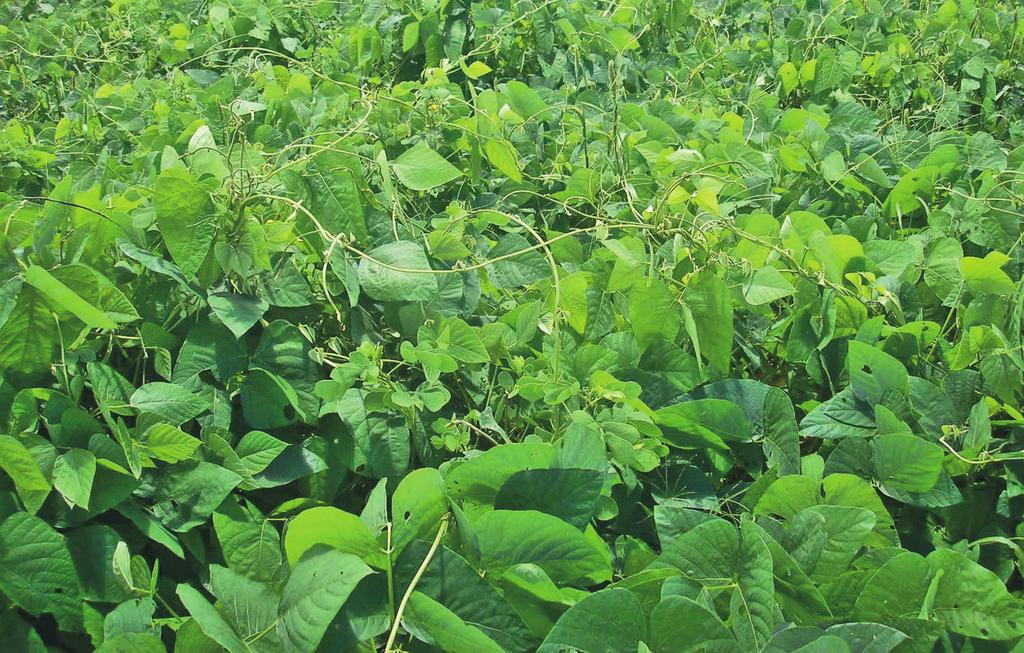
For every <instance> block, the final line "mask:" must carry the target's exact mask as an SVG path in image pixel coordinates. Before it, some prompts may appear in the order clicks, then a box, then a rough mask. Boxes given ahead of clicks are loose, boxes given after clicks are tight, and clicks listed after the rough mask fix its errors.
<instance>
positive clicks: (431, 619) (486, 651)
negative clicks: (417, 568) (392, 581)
mask: <svg viewBox="0 0 1024 653" xmlns="http://www.w3.org/2000/svg"><path fill="white" fill-rule="evenodd" d="M403 622H404V623H405V627H406V629H407V630H409V631H410V632H411V633H412V635H413V636H414V637H416V638H417V639H419V640H421V641H423V642H426V643H427V644H431V645H433V646H436V647H437V648H438V649H440V650H442V651H446V652H447V653H477V652H478V651H479V652H480V653H502V651H504V649H503V648H502V647H500V646H498V644H497V643H495V641H494V640H493V639H491V638H490V637H488V636H487V635H485V634H484V633H483V632H481V631H480V630H479V629H478V628H475V627H473V626H471V625H469V624H467V623H466V622H465V621H463V620H462V619H460V618H459V616H458V615H457V614H455V613H454V612H452V611H451V610H449V609H448V608H446V607H445V606H444V605H442V604H440V603H438V602H437V601H435V600H434V599H432V598H430V597H429V596H427V595H426V594H423V593H422V592H413V593H412V595H411V596H410V597H409V604H408V606H407V607H406V611H405V614H404V615H403Z"/></svg>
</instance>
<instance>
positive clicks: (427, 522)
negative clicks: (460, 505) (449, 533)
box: [391, 468, 448, 556]
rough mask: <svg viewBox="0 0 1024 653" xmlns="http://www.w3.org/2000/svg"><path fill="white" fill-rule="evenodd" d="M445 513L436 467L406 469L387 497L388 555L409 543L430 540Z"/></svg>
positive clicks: (445, 500) (445, 504) (445, 496)
mask: <svg viewBox="0 0 1024 653" xmlns="http://www.w3.org/2000/svg"><path fill="white" fill-rule="evenodd" d="M447 513H448V497H447V494H446V493H445V484H444V479H443V478H442V477H441V474H440V473H439V472H438V471H437V470H436V469H430V468H424V469H417V470H415V471H413V472H410V473H409V474H408V475H407V476H406V477H405V478H403V479H402V482H401V483H399V484H398V487H397V488H395V494H394V496H393V497H392V498H391V520H392V522H393V529H394V530H393V535H392V539H391V551H392V556H398V555H400V554H401V552H402V550H403V549H404V548H405V547H406V546H407V545H408V544H409V543H411V542H413V541H416V540H427V541H430V540H432V539H433V538H434V535H435V534H436V533H437V530H438V529H439V528H440V527H441V520H442V518H443V517H444V515H445V514H447Z"/></svg>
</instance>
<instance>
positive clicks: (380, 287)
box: [359, 240, 439, 302]
mask: <svg viewBox="0 0 1024 653" xmlns="http://www.w3.org/2000/svg"><path fill="white" fill-rule="evenodd" d="M359 285H360V286H361V287H362V289H363V290H364V291H365V292H366V294H367V295H369V296H370V297H372V298H373V299H376V300H378V301H384V302H428V301H433V300H435V299H437V298H438V296H439V291H438V286H437V276H436V275H435V274H434V273H433V272H432V271H431V268H430V263H429V262H428V261H427V256H426V254H424V253H423V247H422V246H421V245H419V244H417V243H413V242H409V241H404V240H401V241H396V242H393V243H388V244H386V245H381V246H380V247H377V248H375V249H372V250H370V251H369V252H368V253H367V258H363V259H361V260H360V261H359Z"/></svg>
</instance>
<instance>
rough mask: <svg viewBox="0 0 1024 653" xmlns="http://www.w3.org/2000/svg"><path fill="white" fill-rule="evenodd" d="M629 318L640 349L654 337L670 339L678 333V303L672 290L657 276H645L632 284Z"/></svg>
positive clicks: (656, 338) (673, 338)
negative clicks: (656, 277)
mask: <svg viewBox="0 0 1024 653" xmlns="http://www.w3.org/2000/svg"><path fill="white" fill-rule="evenodd" d="M629 321H630V324H632V325H633V335H635V336H636V340H637V342H638V343H639V344H640V351H644V350H645V349H647V347H648V346H650V344H651V343H652V342H654V341H656V340H666V341H668V342H672V341H673V340H675V337H676V334H677V333H679V327H680V324H681V321H680V319H679V305H678V304H677V303H676V299H675V297H674V296H673V295H672V292H671V291H670V290H669V289H668V287H667V286H665V284H664V283H662V282H661V281H659V280H658V279H645V280H643V281H640V282H639V283H637V284H636V285H635V286H633V292H632V293H631V294H630V297H629Z"/></svg>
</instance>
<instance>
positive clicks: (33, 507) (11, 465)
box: [0, 434, 50, 514]
mask: <svg viewBox="0 0 1024 653" xmlns="http://www.w3.org/2000/svg"><path fill="white" fill-rule="evenodd" d="M0 469H3V471H4V472H5V473H6V474H7V475H8V476H9V477H10V478H11V480H12V481H14V489H15V490H17V492H18V497H20V498H21V500H22V502H23V503H24V504H25V508H26V509H27V510H28V511H29V512H30V513H33V514H34V513H36V512H38V511H39V508H40V507H42V505H43V502H44V501H45V500H46V497H47V495H49V494H50V482H49V481H48V480H47V479H46V477H45V476H43V471H42V470H41V469H40V468H39V463H38V462H37V461H36V459H35V458H34V457H33V456H32V453H31V452H30V451H29V450H28V449H26V448H25V445H24V444H22V442H21V441H20V440H18V439H17V438H12V437H11V436H9V435H3V434H0Z"/></svg>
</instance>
